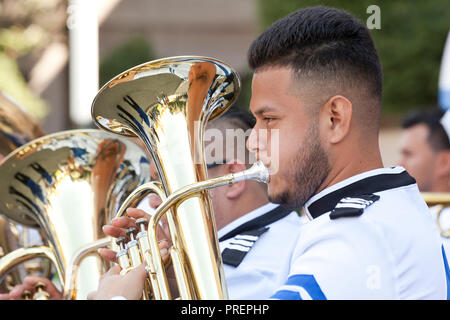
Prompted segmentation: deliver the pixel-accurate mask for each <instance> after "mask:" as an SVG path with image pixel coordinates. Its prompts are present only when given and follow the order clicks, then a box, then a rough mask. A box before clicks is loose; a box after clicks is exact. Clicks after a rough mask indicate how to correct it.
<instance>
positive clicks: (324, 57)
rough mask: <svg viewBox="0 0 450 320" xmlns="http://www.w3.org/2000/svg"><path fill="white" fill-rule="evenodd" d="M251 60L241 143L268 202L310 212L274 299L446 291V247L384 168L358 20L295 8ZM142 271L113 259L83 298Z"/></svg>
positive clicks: (370, 66)
mask: <svg viewBox="0 0 450 320" xmlns="http://www.w3.org/2000/svg"><path fill="white" fill-rule="evenodd" d="M248 60H249V65H250V67H251V68H252V70H253V73H254V74H253V81H252V96H251V101H250V111H251V112H252V113H253V115H254V116H255V118H256V124H255V126H254V128H253V130H252V132H251V134H250V136H249V138H248V140H247V146H248V148H249V150H250V151H251V152H254V153H255V154H256V157H257V158H258V159H259V160H261V161H262V162H263V163H264V164H265V165H266V167H267V168H268V170H269V173H270V180H269V182H268V195H269V201H270V202H272V203H280V204H283V205H288V206H290V207H291V208H300V207H303V206H305V210H306V211H307V212H309V215H310V216H311V217H312V218H313V220H311V221H310V222H308V223H307V224H306V225H305V226H303V227H302V228H301V230H300V235H299V237H298V241H297V244H296V248H295V250H294V253H293V255H292V257H291V263H290V265H289V274H288V275H287V277H286V279H285V283H284V285H282V286H281V287H280V288H279V289H278V290H276V291H275V292H274V294H273V295H272V296H271V297H272V298H273V299H446V298H448V296H449V291H448V288H449V270H448V265H447V263H446V259H445V257H444V255H445V253H444V251H443V248H442V244H441V241H440V238H439V235H438V234H437V232H436V225H435V224H434V223H433V221H432V219H431V215H430V214H429V211H428V208H427V206H426V204H425V202H424V200H423V198H422V197H421V195H420V192H419V190H418V188H417V184H416V183H415V180H414V179H413V178H412V177H410V176H409V174H408V173H407V172H405V171H404V169H403V168H401V167H394V168H383V162H382V159H381V153H380V149H379V137H378V133H379V128H380V118H381V105H382V71H381V64H380V61H379V57H378V53H377V50H376V48H375V45H374V42H373V40H372V37H371V35H370V31H369V30H368V29H367V27H366V26H365V24H364V23H363V22H362V21H360V20H359V19H356V18H354V17H353V16H352V15H351V14H349V13H348V12H346V11H343V10H339V9H335V8H329V7H324V6H316V7H308V8H304V9H301V10H298V11H296V12H294V13H292V14H290V15H288V16H287V17H285V18H282V19H280V20H278V21H276V22H275V23H274V24H273V25H272V26H270V27H269V28H268V29H266V30H265V31H264V32H263V33H262V34H261V35H260V36H259V37H258V38H257V39H256V40H255V41H254V42H253V43H252V45H251V46H250V49H249V52H248ZM277 151H278V152H277ZM423 239H426V240H423ZM144 274H145V270H144V268H136V269H134V270H132V271H130V272H129V273H128V274H126V275H123V276H122V275H118V270H113V269H111V270H110V272H108V273H107V274H106V275H105V276H104V277H103V278H102V280H101V281H100V283H99V288H98V290H97V291H96V292H94V293H93V294H92V296H91V298H92V299H95V298H102V297H105V295H103V294H104V292H108V294H109V295H112V296H119V295H120V296H123V297H124V298H127V299H133V298H134V297H136V293H139V290H142V288H143V281H142V279H143V275H144Z"/></svg>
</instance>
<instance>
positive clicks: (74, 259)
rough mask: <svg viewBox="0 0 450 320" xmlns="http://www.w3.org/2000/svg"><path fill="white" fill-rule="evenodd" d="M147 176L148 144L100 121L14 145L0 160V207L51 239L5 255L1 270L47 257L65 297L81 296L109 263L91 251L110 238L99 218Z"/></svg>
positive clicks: (106, 218)
mask: <svg viewBox="0 0 450 320" xmlns="http://www.w3.org/2000/svg"><path fill="white" fill-rule="evenodd" d="M149 180H150V178H149V159H148V156H147V153H146V152H145V150H144V149H143V148H142V147H140V146H138V145H137V144H136V143H134V142H133V141H131V140H130V139H125V138H121V137H115V136H113V135H111V134H109V133H106V132H103V131H101V130H98V129H95V130H94V129H90V130H68V131H62V132H58V133H55V134H50V135H46V136H44V137H41V138H39V139H35V140H33V141H31V142H30V143H27V144H25V145H24V146H22V147H20V148H18V149H16V150H15V151H13V152H12V153H10V154H9V155H8V156H7V157H6V158H5V159H4V161H3V162H2V164H1V165H0V181H2V183H1V184H0V213H1V214H2V215H4V216H6V217H8V218H9V219H10V220H11V221H13V222H15V223H21V224H23V225H25V226H29V227H38V228H40V229H41V230H42V232H43V234H44V237H45V239H46V242H47V243H48V246H38V247H30V248H20V249H17V250H15V251H13V252H11V253H9V254H7V255H6V256H4V257H2V258H1V259H0V278H1V277H3V276H4V275H5V274H6V272H7V271H8V270H9V269H11V268H12V267H14V266H15V265H17V264H19V263H22V262H23V261H26V260H29V259H33V258H36V257H45V258H47V259H49V260H50V261H52V263H53V265H54V266H55V269H56V272H57V275H58V278H59V281H60V283H61V284H62V285H63V290H64V293H63V296H64V298H65V299H85V298H86V296H87V294H88V293H89V292H91V291H93V290H95V289H96V286H97V283H98V281H99V277H100V276H101V275H102V274H103V273H104V272H105V270H106V267H107V266H106V265H105V262H104V261H103V259H101V257H100V256H99V255H98V254H97V252H96V251H95V250H96V249H98V248H99V247H103V246H106V245H108V244H109V239H108V238H106V237H105V236H104V234H103V231H102V226H103V225H104V224H106V223H108V222H109V220H110V219H111V217H113V216H114V215H115V214H116V211H117V209H118V208H119V206H120V204H121V203H122V202H123V201H124V199H125V198H126V197H127V196H128V195H129V193H130V192H131V191H132V190H134V189H135V188H136V187H137V186H139V185H141V184H143V183H145V182H148V181H149Z"/></svg>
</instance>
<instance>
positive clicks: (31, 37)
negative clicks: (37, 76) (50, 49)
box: [0, 0, 66, 119]
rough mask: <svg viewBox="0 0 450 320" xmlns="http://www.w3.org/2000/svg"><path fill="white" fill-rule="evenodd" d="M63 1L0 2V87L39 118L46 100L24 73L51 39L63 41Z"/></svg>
mask: <svg viewBox="0 0 450 320" xmlns="http://www.w3.org/2000/svg"><path fill="white" fill-rule="evenodd" d="M65 10H66V3H65V1H64V0H45V1H42V0H2V1H0V70H1V72H0V90H2V91H4V92H6V93H7V94H8V95H9V96H11V97H12V98H13V99H14V100H15V101H16V102H17V103H19V104H20V105H22V106H23V107H24V108H25V109H27V110H28V111H29V112H30V113H31V114H32V115H33V116H35V117H37V118H39V119H42V118H44V117H45V115H46V114H47V112H48V105H47V103H46V102H45V101H44V100H43V99H41V98H40V97H39V96H38V95H36V94H34V93H33V92H32V91H31V90H30V88H29V87H28V85H27V83H28V77H29V74H28V72H29V71H30V69H31V66H33V64H34V63H35V62H36V61H37V59H38V58H39V55H40V53H42V51H43V50H44V49H45V48H46V47H47V46H48V45H49V44H50V43H51V42H52V41H55V40H62V41H65V39H66V35H65V19H66V18H65Z"/></svg>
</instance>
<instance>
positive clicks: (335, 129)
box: [320, 95, 353, 144]
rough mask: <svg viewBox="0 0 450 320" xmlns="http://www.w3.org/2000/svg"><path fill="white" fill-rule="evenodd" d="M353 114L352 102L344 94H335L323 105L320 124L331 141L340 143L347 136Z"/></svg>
mask: <svg viewBox="0 0 450 320" xmlns="http://www.w3.org/2000/svg"><path fill="white" fill-rule="evenodd" d="M352 115H353V106H352V103H351V102H350V100H348V99H347V98H346V97H344V96H340V95H337V96H333V97H331V98H330V99H329V100H328V101H327V102H326V103H325V104H324V105H323V106H322V108H321V113H320V122H321V124H320V125H321V128H324V129H325V132H326V133H325V135H326V137H327V140H328V142H329V143H331V144H336V143H339V142H341V141H342V140H343V139H344V138H345V137H346V136H347V134H348V133H349V131H350V123H351V120H352Z"/></svg>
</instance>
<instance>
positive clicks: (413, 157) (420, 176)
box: [399, 124, 436, 192]
mask: <svg viewBox="0 0 450 320" xmlns="http://www.w3.org/2000/svg"><path fill="white" fill-rule="evenodd" d="M428 134H429V129H428V127H427V126H425V125H424V124H417V125H415V126H412V127H410V128H407V129H404V130H403V132H402V136H401V139H400V162H399V165H400V166H402V167H404V168H405V169H406V171H408V173H409V174H410V175H411V176H413V177H414V178H415V179H416V181H417V185H418V187H419V190H420V191H423V192H428V191H432V187H433V178H434V167H435V164H434V162H435V160H436V152H434V151H433V149H432V148H431V146H430V144H429V143H428V141H427V139H428Z"/></svg>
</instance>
